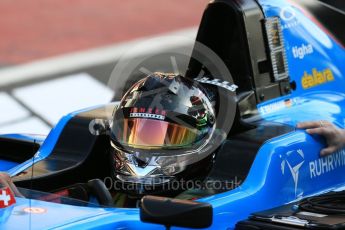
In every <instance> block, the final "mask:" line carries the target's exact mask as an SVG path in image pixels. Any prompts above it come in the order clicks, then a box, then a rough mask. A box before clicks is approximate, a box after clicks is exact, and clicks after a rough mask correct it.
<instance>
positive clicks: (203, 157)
mask: <svg viewBox="0 0 345 230" xmlns="http://www.w3.org/2000/svg"><path fill="white" fill-rule="evenodd" d="M215 118H216V112H215V101H214V95H211V94H210V90H208V89H206V88H204V87H203V86H202V85H201V84H200V83H198V82H196V81H192V80H189V79H187V78H184V77H182V76H179V75H174V74H166V73H154V74H152V75H150V76H148V77H146V78H144V79H142V80H140V81H138V82H137V83H136V84H134V85H133V86H132V87H131V88H130V89H129V90H128V91H127V93H126V94H125V95H124V97H123V98H122V100H121V102H120V105H119V108H118V109H117V110H116V112H115V114H114V116H113V123H112V128H111V145H112V147H113V149H112V152H111V160H112V162H113V172H112V178H113V181H114V183H115V185H116V189H115V190H116V191H117V192H115V194H114V195H113V197H114V202H115V204H121V205H123V203H128V202H131V201H130V200H131V199H133V200H138V197H141V196H143V195H146V194H159V195H162V194H164V195H165V196H176V195H177V194H179V193H181V191H183V190H185V186H186V182H189V183H190V182H192V181H196V180H202V178H204V177H205V176H206V175H207V174H208V173H209V170H210V168H211V166H212V163H213V158H214V155H215V149H216V148H218V147H219V145H220V143H221V142H222V140H224V135H222V134H221V133H220V132H217V129H216V119H215ZM184 185H185V186H184ZM190 185H191V183H190Z"/></svg>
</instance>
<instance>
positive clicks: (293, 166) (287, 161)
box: [281, 149, 304, 197]
mask: <svg viewBox="0 0 345 230" xmlns="http://www.w3.org/2000/svg"><path fill="white" fill-rule="evenodd" d="M292 155H294V156H295V155H297V156H298V157H296V156H295V157H294V158H295V159H291V158H289V157H290V156H292ZM296 158H297V159H298V160H297V162H296ZM303 164H304V153H303V151H302V150H301V149H298V150H297V151H289V152H287V153H286V156H285V157H284V158H283V160H282V163H281V171H282V174H283V175H284V174H285V171H286V169H285V168H286V167H288V169H289V170H288V171H289V172H290V175H291V176H292V179H293V181H294V184H295V196H296V197H297V187H298V179H299V170H300V168H301V167H302V165H303ZM302 194H303V192H302V193H301V194H299V195H302Z"/></svg>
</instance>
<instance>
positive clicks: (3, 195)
mask: <svg viewBox="0 0 345 230" xmlns="http://www.w3.org/2000/svg"><path fill="white" fill-rule="evenodd" d="M15 203H16V199H15V198H14V195H13V193H12V191H11V189H10V188H8V187H7V188H2V189H1V190H0V208H7V207H9V206H11V205H13V204H15Z"/></svg>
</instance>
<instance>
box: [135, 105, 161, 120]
mask: <svg viewBox="0 0 345 230" xmlns="http://www.w3.org/2000/svg"><path fill="white" fill-rule="evenodd" d="M165 116H166V111H165V110H159V109H152V108H131V109H130V112H129V117H132V118H152V119H159V120H164V119H165Z"/></svg>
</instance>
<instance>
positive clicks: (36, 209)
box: [23, 207, 47, 214]
mask: <svg viewBox="0 0 345 230" xmlns="http://www.w3.org/2000/svg"><path fill="white" fill-rule="evenodd" d="M23 211H24V212H27V213H32V214H43V213H46V212H47V209H45V208H41V207H27V208H23Z"/></svg>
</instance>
